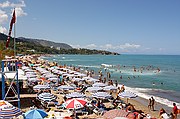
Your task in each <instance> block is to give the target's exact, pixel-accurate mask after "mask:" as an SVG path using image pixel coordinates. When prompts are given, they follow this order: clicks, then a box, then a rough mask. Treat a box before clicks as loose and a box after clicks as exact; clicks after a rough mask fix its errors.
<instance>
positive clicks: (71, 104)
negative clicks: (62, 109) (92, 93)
mask: <svg viewBox="0 0 180 119" xmlns="http://www.w3.org/2000/svg"><path fill="white" fill-rule="evenodd" d="M85 104H86V100H84V99H82V98H73V99H69V100H67V101H66V102H65V105H66V108H69V109H79V108H82V107H84V105H85Z"/></svg>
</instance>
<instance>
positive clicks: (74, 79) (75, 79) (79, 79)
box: [72, 78, 84, 82]
mask: <svg viewBox="0 0 180 119" xmlns="http://www.w3.org/2000/svg"><path fill="white" fill-rule="evenodd" d="M72 80H73V81H77V82H80V81H84V79H81V78H73V79H72Z"/></svg>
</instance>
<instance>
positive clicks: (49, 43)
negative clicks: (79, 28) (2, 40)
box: [18, 37, 72, 49]
mask: <svg viewBox="0 0 180 119" xmlns="http://www.w3.org/2000/svg"><path fill="white" fill-rule="evenodd" d="M18 39H19V40H22V41H30V42H33V43H35V44H39V45H42V46H47V47H53V48H55V49H72V47H71V46H70V45H68V44H65V43H55V42H52V41H47V40H41V39H32V38H24V37H19V38H18Z"/></svg>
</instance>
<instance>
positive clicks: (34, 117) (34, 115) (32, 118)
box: [24, 109, 48, 119]
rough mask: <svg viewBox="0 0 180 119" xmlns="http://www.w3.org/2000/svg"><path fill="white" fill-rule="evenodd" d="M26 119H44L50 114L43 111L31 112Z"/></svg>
mask: <svg viewBox="0 0 180 119" xmlns="http://www.w3.org/2000/svg"><path fill="white" fill-rule="evenodd" d="M24 116H25V119H44V117H46V116H48V114H47V113H46V112H45V111H43V110H41V109H34V110H29V111H27V112H26V113H25V114H24Z"/></svg>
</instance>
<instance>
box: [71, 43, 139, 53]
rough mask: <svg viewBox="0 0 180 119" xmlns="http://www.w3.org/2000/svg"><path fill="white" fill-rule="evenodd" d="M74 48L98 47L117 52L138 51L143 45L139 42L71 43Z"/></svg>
mask: <svg viewBox="0 0 180 119" xmlns="http://www.w3.org/2000/svg"><path fill="white" fill-rule="evenodd" d="M71 46H72V47H73V48H88V49H97V50H108V51H115V52H137V51H138V49H139V48H140V47H141V45H137V44H130V43H125V44H123V45H112V44H105V45H99V46H98V45H96V44H89V45H84V46H81V45H71Z"/></svg>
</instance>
